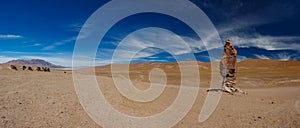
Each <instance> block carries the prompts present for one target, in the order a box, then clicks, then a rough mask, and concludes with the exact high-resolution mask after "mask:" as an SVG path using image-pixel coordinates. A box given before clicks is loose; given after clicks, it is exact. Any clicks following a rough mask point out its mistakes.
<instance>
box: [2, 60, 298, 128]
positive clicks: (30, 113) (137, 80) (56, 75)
mask: <svg viewBox="0 0 300 128" xmlns="http://www.w3.org/2000/svg"><path fill="white" fill-rule="evenodd" d="M180 63H182V65H183V66H187V67H188V66H189V63H190V62H180ZM197 63H198V66H199V73H200V78H199V79H200V85H199V86H200V91H199V93H198V96H197V99H196V102H195V103H194V105H193V107H192V109H191V110H190V111H189V113H188V114H187V115H186V116H185V117H184V118H183V120H181V121H180V122H179V123H177V124H176V125H175V127H199V128H200V127H207V128H211V127H235V128H240V127H249V128H250V127H292V128H299V127H300V61H276V60H259V59H252V60H245V61H242V62H239V63H238V68H237V69H238V70H237V87H239V88H241V89H243V90H245V91H247V92H248V94H247V95H240V94H236V95H230V94H226V93H223V94H222V97H221V100H220V102H219V104H218V106H217V109H216V110H215V111H214V113H213V114H212V116H211V117H210V118H209V119H208V120H206V121H205V122H202V123H199V122H198V116H199V113H200V110H201V107H202V105H203V102H204V99H205V97H206V96H207V94H208V92H207V91H206V90H207V89H208V88H209V86H210V80H211V79H210V78H211V77H210V76H211V65H210V63H202V62H197ZM123 66H124V65H116V67H117V69H118V70H120V75H122V71H121V70H122V69H123ZM152 68H160V69H162V70H163V71H164V72H165V73H166V75H167V87H166V89H165V90H164V92H163V93H162V95H161V96H160V97H158V98H157V99H155V100H154V101H151V102H147V103H137V102H134V101H131V100H128V99H126V98H125V97H124V96H122V95H121V94H120V93H119V92H118V90H117V89H116V87H115V86H114V82H113V79H112V77H111V72H110V65H107V66H101V67H96V73H95V74H96V78H97V80H98V82H99V83H101V84H99V86H100V89H101V91H102V93H103V94H104V96H105V97H106V99H107V100H108V101H109V103H110V104H111V105H112V106H113V107H114V108H115V109H117V110H119V111H120V112H122V113H126V114H128V115H134V116H148V115H152V114H155V113H159V112H161V111H163V110H164V109H166V108H167V107H168V106H169V105H170V104H171V103H172V102H173V101H174V99H175V97H176V95H177V93H178V88H177V87H178V86H180V80H181V76H180V70H179V67H178V64H177V63H136V64H131V65H130V66H129V76H130V78H129V79H130V80H131V81H132V82H133V84H134V86H136V87H137V88H139V89H141V90H143V89H145V88H147V86H149V79H148V74H149V72H150V71H151V69H152ZM82 70H84V69H82ZM189 75H193V74H189ZM190 82H193V80H190ZM181 86H184V85H181ZM220 86H221V85H220ZM99 91H100V90H99ZM215 93H218V92H215ZM219 93H220V92H219ZM0 116H1V117H0V120H1V123H0V127H2V128H10V127H11V128H19V127H34V128H36V127H55V128H57V127H100V126H99V125H97V124H96V123H95V122H94V121H93V120H92V119H91V118H90V117H89V116H88V114H87V113H86V112H85V111H84V109H83V107H82V106H81V105H80V103H79V100H78V97H77V95H76V91H75V88H74V85H73V78H72V71H71V70H52V71H51V72H37V71H23V70H18V71H15V70H12V69H10V68H9V65H3V64H2V65H0ZM112 125H113V124H112Z"/></svg>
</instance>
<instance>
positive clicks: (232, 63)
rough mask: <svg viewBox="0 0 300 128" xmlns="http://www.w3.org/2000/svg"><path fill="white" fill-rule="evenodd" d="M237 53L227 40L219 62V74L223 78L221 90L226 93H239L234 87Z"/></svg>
mask: <svg viewBox="0 0 300 128" xmlns="http://www.w3.org/2000/svg"><path fill="white" fill-rule="evenodd" d="M236 56H237V51H236V49H235V48H234V46H233V44H232V43H231V42H230V40H229V39H227V40H226V44H225V46H224V54H223V56H222V59H221V62H220V74H221V75H222V77H223V83H222V90H223V91H225V92H228V93H232V92H236V91H239V90H237V88H235V85H236Z"/></svg>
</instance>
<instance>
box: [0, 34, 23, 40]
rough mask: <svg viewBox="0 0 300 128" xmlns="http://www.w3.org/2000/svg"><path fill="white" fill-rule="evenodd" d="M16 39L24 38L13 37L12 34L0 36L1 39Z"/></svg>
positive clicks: (19, 36)
mask: <svg viewBox="0 0 300 128" xmlns="http://www.w3.org/2000/svg"><path fill="white" fill-rule="evenodd" d="M15 38H22V36H21V35H12V34H7V35H0V39H15Z"/></svg>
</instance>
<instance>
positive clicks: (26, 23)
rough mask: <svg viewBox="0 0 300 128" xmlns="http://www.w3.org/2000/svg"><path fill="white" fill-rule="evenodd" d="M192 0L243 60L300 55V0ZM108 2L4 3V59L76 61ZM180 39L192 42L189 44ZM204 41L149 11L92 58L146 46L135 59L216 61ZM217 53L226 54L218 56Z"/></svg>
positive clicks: (125, 23) (0, 33)
mask: <svg viewBox="0 0 300 128" xmlns="http://www.w3.org/2000/svg"><path fill="white" fill-rule="evenodd" d="M191 1H192V2H193V3H194V4H196V5H197V6H198V7H199V8H201V9H202V10H203V11H204V12H205V13H206V15H207V16H208V17H209V18H210V20H211V21H212V23H213V24H214V25H215V27H216V29H217V31H218V32H219V34H220V37H221V39H222V40H223V42H224V40H225V39H226V38H229V39H230V40H231V41H232V42H233V43H234V45H235V46H236V48H237V50H238V54H239V56H238V59H239V60H244V59H248V58H261V59H277V60H300V56H299V55H300V50H299V49H300V42H299V41H300V31H299V30H300V24H299V23H300V2H298V1H297V0H265V1H261V0H251V1H250V0H247V1H245V0H191ZM107 2H108V1H106V0H86V1H82V0H63V1H61V0H49V1H40V0H27V1H25V0H10V1H2V2H1V4H0V12H1V13H0V17H1V19H0V63H3V62H6V61H9V60H11V59H44V60H47V61H50V62H52V63H55V64H60V65H64V66H71V61H72V52H73V48H74V44H75V42H76V38H77V36H78V34H79V31H80V29H81V27H82V25H83V24H84V23H85V21H86V20H87V19H88V18H89V16H90V15H91V14H93V12H94V11H96V10H97V9H98V8H99V7H101V6H103V5H104V4H105V3H107ZM170 6H172V4H170ZM158 8H168V7H158ZM110 15H111V16H114V14H110ZM196 18H197V17H195V19H196ZM100 20H101V19H100ZM103 20H105V19H103ZM159 28H164V29H159ZM165 29H167V30H169V31H166V30H165ZM178 36H180V37H181V38H178ZM166 37H167V38H166ZM181 39H183V40H185V42H187V43H189V45H190V46H191V47H190V48H189V49H186V48H183V47H182V44H181V43H180V42H182V40H181ZM201 41H210V38H209V37H207V38H206V39H200V38H199V37H198V36H197V35H196V34H195V32H194V31H192V29H191V28H189V27H188V26H187V25H186V24H184V23H183V22H181V21H180V20H178V19H176V18H174V17H170V16H167V15H163V14H158V13H143V14H137V15H133V16H129V17H126V18H125V19H123V20H121V21H120V22H119V23H117V24H115V25H114V26H113V27H112V28H111V30H110V31H108V33H107V34H106V36H105V37H104V39H103V40H102V41H101V45H100V46H99V52H98V53H97V56H96V57H95V58H92V59H95V60H96V61H97V64H99V65H103V64H109V63H122V62H123V60H124V59H128V58H129V59H130V57H131V56H130V55H132V54H133V53H132V52H134V51H135V50H137V49H143V50H141V51H139V52H138V53H135V54H134V57H133V58H132V57H131V58H132V62H145V61H147V62H149V61H158V62H173V61H176V60H175V59H174V57H173V56H177V57H179V58H183V59H182V60H193V59H194V58H189V57H187V56H186V55H187V54H188V53H194V55H195V58H196V59H197V60H199V61H205V62H206V61H209V58H208V55H207V50H209V51H214V50H217V49H216V48H215V47H212V46H213V45H212V46H211V47H210V46H208V47H203V46H202V45H199V42H201ZM120 42H122V43H120ZM153 42H155V43H157V44H161V46H162V47H165V48H172V49H173V50H174V53H172V54H171V53H168V52H166V51H165V50H164V49H159V48H156V47H153V46H155V45H150V44H153ZM170 42H172V45H171V43H170ZM211 42H212V43H211V44H213V41H211ZM200 44H201V43H200ZM117 47H118V48H119V49H120V52H119V54H117V56H115V59H114V60H117V61H112V54H113V51H114V50H115V49H116V48H117ZM172 55H173V56H172ZM212 58H213V60H218V59H219V57H218V56H215V57H214V56H213V57H212Z"/></svg>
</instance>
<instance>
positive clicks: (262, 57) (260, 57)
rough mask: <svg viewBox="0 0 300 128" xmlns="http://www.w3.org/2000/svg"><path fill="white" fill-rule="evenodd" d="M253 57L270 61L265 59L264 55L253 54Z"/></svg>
mask: <svg viewBox="0 0 300 128" xmlns="http://www.w3.org/2000/svg"><path fill="white" fill-rule="evenodd" d="M254 56H256V57H257V58H259V59H270V58H269V57H267V56H265V55H257V54H255V55H254Z"/></svg>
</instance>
